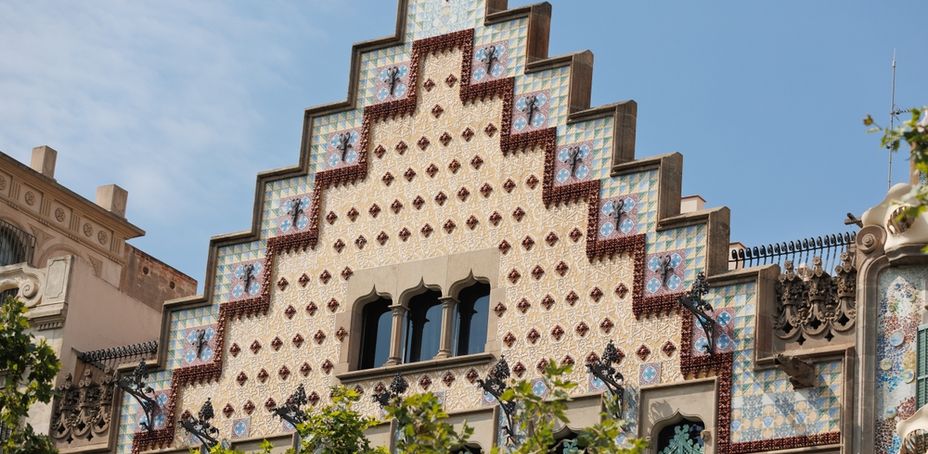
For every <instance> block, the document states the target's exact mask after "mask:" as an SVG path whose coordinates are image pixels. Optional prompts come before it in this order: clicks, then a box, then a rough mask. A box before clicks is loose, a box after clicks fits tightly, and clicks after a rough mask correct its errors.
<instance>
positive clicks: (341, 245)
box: [332, 238, 345, 253]
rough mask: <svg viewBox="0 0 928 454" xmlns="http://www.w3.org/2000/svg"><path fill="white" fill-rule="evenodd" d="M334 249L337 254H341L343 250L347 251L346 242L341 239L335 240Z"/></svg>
mask: <svg viewBox="0 0 928 454" xmlns="http://www.w3.org/2000/svg"><path fill="white" fill-rule="evenodd" d="M332 247H333V248H334V249H335V252H338V253H341V252H342V249H345V242H344V241H342V239H341V238H339V239H337V240H335V242H334V243H332Z"/></svg>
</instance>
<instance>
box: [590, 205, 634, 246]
mask: <svg viewBox="0 0 928 454" xmlns="http://www.w3.org/2000/svg"><path fill="white" fill-rule="evenodd" d="M599 203H600V206H599V224H598V225H599V230H598V234H599V238H600V239H603V240H605V239H610V238H620V237H623V236H629V235H635V234H637V233H638V204H639V203H640V199H639V197H638V194H626V195H621V196H618V197H610V198H607V199H602V200H600V202H599Z"/></svg>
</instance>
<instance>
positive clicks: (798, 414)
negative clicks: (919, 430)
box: [695, 284, 844, 443]
mask: <svg viewBox="0 0 928 454" xmlns="http://www.w3.org/2000/svg"><path fill="white" fill-rule="evenodd" d="M706 301H708V302H709V303H710V304H711V305H712V307H714V308H719V311H720V313H721V314H727V315H725V316H721V317H720V318H723V319H724V320H728V319H729V317H730V316H733V318H732V319H731V322H730V323H731V337H732V342H733V351H734V361H733V363H732V385H731V386H732V387H731V390H732V404H731V406H732V413H731V442H732V443H741V442H749V441H757V440H767V439H772V438H783V437H793V436H799V435H811V434H818V433H824V432H833V431H837V430H839V429H840V422H841V397H842V394H843V392H844V389H843V378H842V370H843V365H842V362H841V361H828V362H822V363H817V364H816V385H815V386H814V387H812V388H808V389H801V390H798V391H797V390H794V389H793V387H792V385H791V384H790V383H789V378H788V377H787V375H786V374H785V373H783V372H782V371H780V370H779V369H768V370H761V371H755V370H754V365H753V355H754V351H753V350H754V318H755V317H756V310H757V307H756V293H755V285H754V284H742V285H736V286H726V287H719V288H713V289H712V290H710V293H709V295H708V296H707V297H706ZM695 325H696V326H698V324H695ZM699 354H705V353H704V352H702V351H700V352H699Z"/></svg>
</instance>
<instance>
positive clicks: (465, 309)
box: [454, 284, 490, 355]
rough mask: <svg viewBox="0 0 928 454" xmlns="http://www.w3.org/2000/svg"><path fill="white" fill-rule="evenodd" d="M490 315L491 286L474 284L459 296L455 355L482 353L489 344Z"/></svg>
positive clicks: (456, 315)
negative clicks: (488, 327)
mask: <svg viewBox="0 0 928 454" xmlns="http://www.w3.org/2000/svg"><path fill="white" fill-rule="evenodd" d="M489 313H490V286H489V285H487V284H474V285H472V286H470V287H467V288H466V289H464V290H462V291H461V293H460V294H459V295H458V310H457V314H455V320H456V321H455V324H454V325H455V336H456V339H457V340H455V343H454V345H455V348H456V350H455V352H454V354H455V355H469V354H471V353H480V352H482V351H483V349H484V346H485V345H486V343H487V323H488V322H489V319H488V317H489Z"/></svg>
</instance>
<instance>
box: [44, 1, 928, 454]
mask: <svg viewBox="0 0 928 454" xmlns="http://www.w3.org/2000/svg"><path fill="white" fill-rule="evenodd" d="M550 15H551V7H550V5H547V4H540V5H534V6H526V7H521V8H516V9H508V8H507V5H506V2H505V0H474V1H471V2H459V1H454V2H447V1H443V0H441V1H439V0H400V2H399V8H398V20H397V25H396V34H395V36H393V37H390V38H385V39H379V40H375V41H370V42H366V43H361V44H358V45H356V46H354V48H353V49H352V60H351V69H350V74H349V77H350V83H349V87H350V89H349V97H348V99H347V100H346V101H343V102H339V103H336V104H332V105H329V106H323V107H319V108H313V109H309V110H307V111H306V114H305V122H304V128H303V144H302V149H301V153H300V155H299V164H298V165H297V166H295V167H292V168H289V169H284V170H277V171H273V172H269V173H263V174H260V175H259V176H258V181H257V190H256V194H255V200H254V219H253V222H252V226H251V229H250V231H249V232H247V233H243V234H233V235H227V236H220V237H216V238H214V239H213V240H212V241H211V243H210V249H209V262H208V273H207V276H206V282H205V291H204V294H203V295H202V296H194V297H185V298H178V299H174V300H171V301H168V302H167V303H166V304H165V306H164V310H163V313H162V319H161V322H160V325H159V326H157V327H155V328H154V329H153V331H152V334H153V337H157V346H158V347H157V349H156V350H155V349H138V348H136V349H132V348H126V347H118V346H113V348H103V349H98V350H96V351H91V352H83V353H82V354H81V355H79V359H78V360H77V361H74V362H73V364H66V369H67V370H64V371H62V379H61V380H59V386H60V388H61V389H62V397H61V398H59V399H58V400H57V401H56V402H55V404H54V407H53V409H52V411H51V417H50V420H49V421H48V422H47V428H48V431H49V432H50V433H51V434H52V435H53V436H54V437H55V439H56V442H57V443H58V446H59V447H60V448H61V449H62V451H63V452H94V451H100V452H119V453H130V452H132V453H142V452H187V451H188V450H189V449H190V447H198V446H200V445H201V444H203V443H206V444H211V443H216V442H223V441H225V442H227V443H228V444H230V445H231V446H233V447H236V448H239V449H245V450H248V449H254V448H256V447H257V445H258V443H259V442H260V441H261V440H265V439H266V440H269V441H271V442H273V443H274V444H275V446H277V448H275V449H278V450H279V451H281V452H282V451H283V450H284V449H286V448H287V447H289V446H290V445H291V444H292V443H293V430H292V425H291V423H292V422H293V420H294V415H295V412H294V410H296V409H304V410H306V409H308V410H312V408H313V407H317V406H320V405H323V404H325V403H326V402H328V400H329V390H330V387H332V386H334V385H337V384H344V385H347V386H349V387H352V388H355V389H357V390H359V391H360V392H361V393H362V394H363V398H362V401H361V403H360V409H361V410H362V411H363V412H364V413H366V414H369V415H373V416H380V415H381V410H380V406H379V405H378V403H377V402H376V401H375V397H376V396H381V395H383V394H384V393H390V392H391V390H393V391H398V390H399V389H397V388H396V386H397V385H401V384H402V383H401V382H405V384H406V386H407V388H408V389H406V390H405V393H407V394H408V393H417V392H427V391H428V392H433V393H435V394H437V395H438V396H440V398H441V399H442V401H443V402H444V406H445V409H446V410H447V411H448V412H449V413H450V414H451V419H452V421H453V422H455V423H462V422H463V421H465V420H466V421H467V423H468V424H469V425H471V426H473V427H474V428H475V429H476V431H475V435H474V437H473V440H472V441H473V444H472V445H471V446H468V447H465V448H466V450H467V452H488V451H489V449H490V447H491V446H493V445H496V444H504V443H505V440H506V439H507V434H508V431H507V429H508V418H507V414H506V407H505V406H501V405H499V402H498V401H497V399H496V397H495V396H494V392H492V391H494V388H493V387H492V386H483V387H482V386H481V383H487V382H490V383H497V384H498V383H499V382H498V381H493V380H502V381H503V382H505V380H507V379H510V380H511V379H526V380H530V381H531V382H532V383H533V389H534V391H535V392H536V393H537V394H539V395H545V394H546V393H547V392H548V391H549V390H548V389H547V388H546V386H545V384H544V383H543V382H542V381H541V380H540V379H539V377H540V375H541V372H540V371H541V370H542V369H543V368H544V366H545V364H546V363H547V361H549V360H551V359H553V360H556V361H558V362H567V363H573V364H574V365H575V367H574V369H573V372H572V373H571V375H570V378H571V379H572V380H574V381H576V382H578V383H580V386H579V387H578V388H577V389H576V390H575V391H574V393H573V400H572V401H571V402H570V406H569V410H568V417H569V418H570V424H568V425H567V426H565V427H563V428H561V429H560V431H559V432H558V436H559V437H560V438H562V439H570V438H571V437H572V436H575V431H576V430H577V429H580V428H582V427H585V426H588V425H590V424H593V423H594V422H595V421H597V420H598V418H600V414H601V410H602V408H603V396H604V393H614V394H616V395H618V396H620V397H621V398H620V399H619V400H620V401H621V403H622V405H621V409H620V410H618V411H617V412H618V413H621V414H617V415H616V416H619V417H621V418H622V419H624V420H625V421H627V425H626V436H629V437H646V438H648V439H649V440H650V448H649V450H650V452H655V453H695V452H705V453H719V454H721V453H751V452H835V453H837V452H842V453H855V452H865V453H868V452H876V453H894V452H900V450H902V449H903V445H905V444H907V443H908V444H911V445H913V446H917V445H918V444H919V443H923V439H922V434H923V433H924V432H923V431H924V430H925V429H928V416H926V414H928V410H924V409H923V408H922V406H923V405H924V404H925V399H926V394H928V373H926V367H925V364H924V359H925V358H924V356H925V354H924V352H925V351H926V349H928V344H926V343H925V341H926V339H925V338H924V335H923V334H922V333H923V332H922V331H921V328H920V326H921V324H922V323H923V319H924V318H925V316H924V311H925V304H926V303H928V301H926V299H925V292H926V277H928V260H926V256H925V255H924V254H921V253H920V252H919V249H920V247H921V246H922V245H923V244H924V243H925V242H926V241H928V221H926V218H925V217H920V218H915V219H906V220H898V219H897V217H896V216H895V215H896V214H898V210H899V207H898V205H895V204H894V203H895V202H893V200H898V199H899V198H900V196H901V195H902V194H904V193H905V192H907V190H908V188H909V186H908V185H897V186H896V187H894V188H893V190H892V191H891V192H890V193H889V194H888V195H887V196H886V199H885V201H884V202H883V203H881V204H880V205H878V206H876V207H874V208H872V209H870V210H869V211H867V212H866V213H864V214H863V215H862V216H861V218H860V219H859V226H860V227H859V228H858V227H857V226H856V225H853V223H852V224H851V226H850V227H848V230H849V231H848V232H842V233H841V234H833V235H826V236H818V237H813V238H809V239H803V240H800V241H786V242H778V243H771V244H770V245H765V246H763V247H744V246H739V245H731V244H730V239H729V221H730V213H729V210H728V209H727V208H724V207H720V208H706V207H704V206H703V201H702V200H701V199H700V198H698V197H682V195H681V177H682V171H683V158H682V156H681V155H680V154H677V153H673V154H666V155H659V156H644V157H642V156H636V155H635V150H634V148H635V125H636V104H635V102H634V101H626V102H622V103H617V104H610V105H605V106H599V107H591V106H590V92H591V79H592V70H593V57H592V55H591V54H590V53H589V52H584V53H577V54H572V55H565V56H559V57H550V56H549V55H548V38H549V25H550V17H551V16H550ZM855 220H856V219H852V221H855ZM771 240H783V239H771ZM919 352H922V356H919V355H918V353H919ZM140 359H141V360H143V361H145V366H143V367H142V368H141V369H139V368H136V367H135V366H136V365H138V364H139V360H140ZM108 364H109V365H110V366H112V365H113V364H118V365H120V367H119V368H118V372H117V373H113V372H110V371H109V369H110V367H107V365H108ZM66 374H70V375H69V376H68V377H67V378H65V375H66ZM71 377H74V378H73V379H72V378H71ZM397 377H400V379H397ZM399 388H400V389H402V386H399ZM391 434H392V430H391V428H390V424H389V423H384V424H382V425H380V426H377V427H375V428H373V429H372V430H371V431H370V434H369V437H370V439H371V440H373V441H374V442H375V443H377V444H381V445H390V443H391ZM921 452H924V447H922V451H921Z"/></svg>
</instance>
